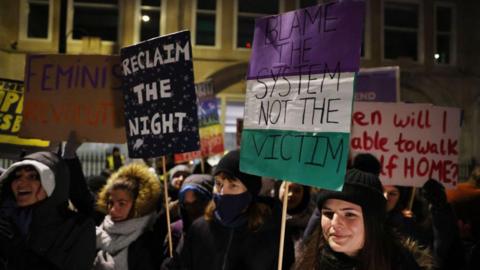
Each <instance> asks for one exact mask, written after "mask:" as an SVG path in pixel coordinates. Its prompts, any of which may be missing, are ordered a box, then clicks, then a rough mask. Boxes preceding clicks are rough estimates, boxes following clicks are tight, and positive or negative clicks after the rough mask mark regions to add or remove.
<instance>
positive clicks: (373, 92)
mask: <svg viewBox="0 0 480 270" xmlns="http://www.w3.org/2000/svg"><path fill="white" fill-rule="evenodd" d="M355 101H379V102H397V101H400V68H399V67H379V68H363V69H360V72H359V73H358V75H357V77H356V78H355Z"/></svg>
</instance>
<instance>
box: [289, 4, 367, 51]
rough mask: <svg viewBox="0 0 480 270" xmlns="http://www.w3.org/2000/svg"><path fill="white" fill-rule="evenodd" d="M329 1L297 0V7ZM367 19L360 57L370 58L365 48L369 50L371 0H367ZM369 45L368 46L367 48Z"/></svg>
mask: <svg viewBox="0 0 480 270" xmlns="http://www.w3.org/2000/svg"><path fill="white" fill-rule="evenodd" d="M327 2H328V1H322V0H297V8H307V7H311V6H315V5H318V4H325V3H327ZM365 3H366V4H365V8H366V11H365V17H364V18H365V20H364V26H363V33H362V37H363V39H362V48H361V51H360V57H362V58H363V57H365V58H368V57H369V55H366V54H365V53H366V52H365V50H368V44H366V39H367V34H369V28H370V16H368V15H369V14H370V11H369V7H370V0H365ZM366 47H367V48H366Z"/></svg>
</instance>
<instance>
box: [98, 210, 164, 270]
mask: <svg viewBox="0 0 480 270" xmlns="http://www.w3.org/2000/svg"><path fill="white" fill-rule="evenodd" d="M155 217H156V215H155V214H150V215H146V216H143V217H139V218H132V219H128V220H125V221H121V222H113V221H112V219H111V218H110V215H107V216H105V219H104V220H103V222H102V224H101V225H100V226H99V227H97V249H99V251H98V253H97V257H96V258H95V262H94V264H93V269H95V270H128V260H127V259H128V246H129V245H130V244H131V243H132V242H133V241H135V240H137V238H138V237H139V236H140V235H141V234H142V233H143V232H144V231H145V228H146V227H148V226H149V225H150V224H151V222H152V221H154V218H155Z"/></svg>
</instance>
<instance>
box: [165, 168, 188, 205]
mask: <svg viewBox="0 0 480 270" xmlns="http://www.w3.org/2000/svg"><path fill="white" fill-rule="evenodd" d="M190 174H192V171H191V170H190V167H188V166H187V165H184V164H180V165H177V166H175V167H173V168H172V169H170V171H169V172H168V180H169V181H168V196H169V197H170V198H171V200H172V201H176V200H177V199H178V192H179V191H180V188H181V187H182V184H183V181H185V179H187V177H188V176H189V175H190Z"/></svg>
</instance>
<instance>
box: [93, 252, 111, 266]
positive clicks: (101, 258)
mask: <svg viewBox="0 0 480 270" xmlns="http://www.w3.org/2000/svg"><path fill="white" fill-rule="evenodd" d="M93 269H94V270H114V269H115V261H114V260H113V257H112V256H111V255H110V254H108V253H107V252H106V251H103V250H100V251H99V252H98V253H97V257H96V258H95V261H94V262H93Z"/></svg>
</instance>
